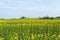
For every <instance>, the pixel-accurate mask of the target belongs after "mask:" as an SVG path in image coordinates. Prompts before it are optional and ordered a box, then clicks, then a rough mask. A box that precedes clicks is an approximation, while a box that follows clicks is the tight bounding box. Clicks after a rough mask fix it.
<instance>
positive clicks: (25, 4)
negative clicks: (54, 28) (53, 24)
mask: <svg viewBox="0 0 60 40" xmlns="http://www.w3.org/2000/svg"><path fill="white" fill-rule="evenodd" d="M47 15H48V16H52V17H56V16H60V0H0V18H18V17H21V16H26V17H39V16H40V17H43V16H47Z"/></svg>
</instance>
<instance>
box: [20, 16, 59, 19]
mask: <svg viewBox="0 0 60 40" xmlns="http://www.w3.org/2000/svg"><path fill="white" fill-rule="evenodd" d="M20 19H26V17H24V16H22V17H21V18H20ZM38 19H60V16H57V17H49V16H44V17H38Z"/></svg>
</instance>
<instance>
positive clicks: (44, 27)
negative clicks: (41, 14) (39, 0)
mask: <svg viewBox="0 0 60 40" xmlns="http://www.w3.org/2000/svg"><path fill="white" fill-rule="evenodd" d="M0 40H60V20H57V19H56V20H46V19H45V20H43V19H16V20H0Z"/></svg>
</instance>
